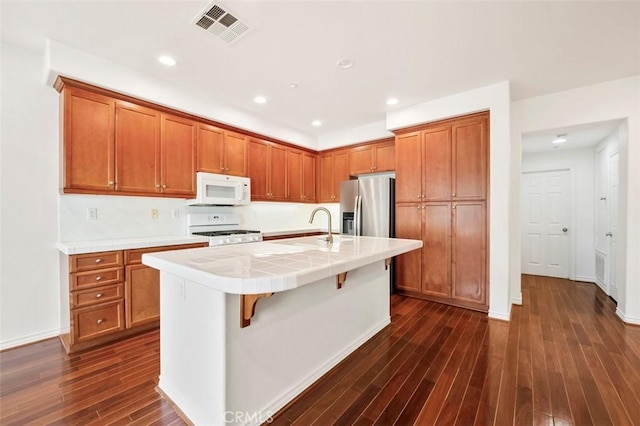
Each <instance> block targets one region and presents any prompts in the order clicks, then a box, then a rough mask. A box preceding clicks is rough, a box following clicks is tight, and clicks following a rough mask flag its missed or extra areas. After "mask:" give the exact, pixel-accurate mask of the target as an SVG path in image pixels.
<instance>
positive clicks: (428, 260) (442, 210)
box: [422, 203, 451, 297]
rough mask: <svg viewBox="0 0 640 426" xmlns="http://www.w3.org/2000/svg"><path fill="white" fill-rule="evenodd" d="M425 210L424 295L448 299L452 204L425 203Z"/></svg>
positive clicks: (449, 293)
mask: <svg viewBox="0 0 640 426" xmlns="http://www.w3.org/2000/svg"><path fill="white" fill-rule="evenodd" d="M423 209H424V223H423V228H422V229H423V234H422V235H423V238H424V246H423V249H422V253H423V256H424V257H423V265H424V269H423V281H422V292H423V293H424V294H428V295H432V296H438V297H451V280H450V269H451V203H427V204H425V205H424V207H423Z"/></svg>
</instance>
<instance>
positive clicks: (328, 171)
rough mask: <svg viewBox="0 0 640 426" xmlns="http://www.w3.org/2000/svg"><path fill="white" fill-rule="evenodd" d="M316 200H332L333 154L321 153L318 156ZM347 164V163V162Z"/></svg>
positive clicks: (333, 188)
mask: <svg viewBox="0 0 640 426" xmlns="http://www.w3.org/2000/svg"><path fill="white" fill-rule="evenodd" d="M318 163H319V164H318V187H319V194H318V197H319V199H318V201H319V202H321V203H323V202H332V201H334V199H335V192H334V191H335V183H334V176H335V175H334V167H335V157H334V154H333V153H331V154H323V155H320V156H319V157H318ZM347 164H348V163H347Z"/></svg>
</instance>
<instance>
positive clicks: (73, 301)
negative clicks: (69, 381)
mask: <svg viewBox="0 0 640 426" xmlns="http://www.w3.org/2000/svg"><path fill="white" fill-rule="evenodd" d="M206 246H207V244H206V243H197V244H185V245H176V246H163V247H150V248H143V249H132V250H115V251H110V252H99V253H88V254H80V255H71V256H67V257H68V259H66V261H64V262H62V265H63V267H62V268H61V269H62V273H63V275H65V276H66V277H67V278H66V279H67V280H68V283H69V292H68V296H67V298H66V299H63V302H62V303H63V304H64V303H66V304H68V306H69V308H68V309H69V311H68V313H69V332H68V333H64V334H62V335H61V336H60V339H61V340H62V343H63V346H64V347H65V349H66V351H67V352H68V353H70V352H77V351H80V350H83V349H87V348H91V347H94V346H98V345H101V344H103V343H107V342H110V341H112V340H116V339H121V338H123V337H126V336H129V335H133V334H137V333H140V332H143V331H146V330H149V329H151V328H156V327H158V325H159V324H160V274H159V273H158V271H157V270H155V269H153V268H149V267H148V266H146V265H143V264H142V255H143V254H144V253H152V252H158V251H167V250H182V249H188V248H197V247H206ZM63 279H64V278H63ZM63 298H64V295H63Z"/></svg>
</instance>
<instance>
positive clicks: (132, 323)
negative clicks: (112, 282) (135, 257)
mask: <svg viewBox="0 0 640 426" xmlns="http://www.w3.org/2000/svg"><path fill="white" fill-rule="evenodd" d="M126 269H127V280H126V281H125V293H126V297H127V311H126V312H125V316H126V324H127V327H128V328H131V327H137V326H139V325H143V324H148V323H152V322H156V321H159V320H160V286H159V283H160V272H159V271H158V270H157V269H153V268H149V267H148V266H145V265H130V266H127V268H126Z"/></svg>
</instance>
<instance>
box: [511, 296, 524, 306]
mask: <svg viewBox="0 0 640 426" xmlns="http://www.w3.org/2000/svg"><path fill="white" fill-rule="evenodd" d="M511 304H512V305H522V293H518V295H517V296H514V297H512V298H511Z"/></svg>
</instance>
